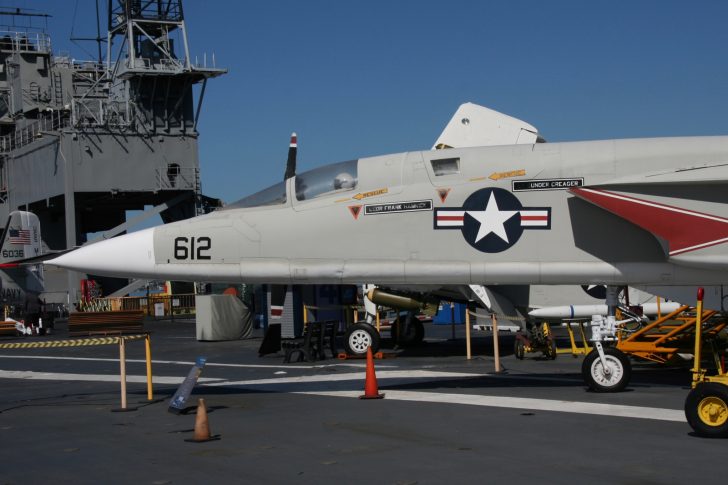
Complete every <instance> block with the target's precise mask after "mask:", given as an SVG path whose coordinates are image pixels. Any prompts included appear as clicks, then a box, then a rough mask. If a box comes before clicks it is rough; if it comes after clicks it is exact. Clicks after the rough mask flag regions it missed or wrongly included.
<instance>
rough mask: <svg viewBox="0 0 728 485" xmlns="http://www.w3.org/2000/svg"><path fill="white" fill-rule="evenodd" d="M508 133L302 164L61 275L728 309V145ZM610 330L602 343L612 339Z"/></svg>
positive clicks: (91, 251) (79, 261)
mask: <svg viewBox="0 0 728 485" xmlns="http://www.w3.org/2000/svg"><path fill="white" fill-rule="evenodd" d="M459 122H460V124H461V125H463V126H470V125H471V122H472V120H470V119H468V118H467V117H463V118H462V119H460V120H459ZM498 126H499V127H500V128H502V129H503V130H506V131H507V129H509V126H508V124H506V123H503V124H498ZM510 128H512V129H513V133H516V137H517V140H516V141H512V142H510V143H511V144H498V143H502V142H501V141H498V140H501V138H498V139H497V140H496V141H495V142H494V143H493V144H492V146H485V147H478V146H467V143H464V144H463V143H461V142H463V140H464V141H465V142H467V137H465V138H460V139H459V142H458V143H456V145H458V146H459V147H458V148H448V147H449V146H453V144H451V143H448V142H447V140H444V139H440V140H438V143H437V145H438V147H439V148H444V149H441V150H427V151H415V152H406V153H399V154H393V155H385V156H377V157H368V158H360V159H358V160H349V161H344V162H339V163H334V164H330V165H326V166H322V167H319V168H315V169H313V170H310V171H307V172H304V173H300V174H297V173H296V170H295V164H293V166H291V164H290V163H289V166H288V167H287V170H286V177H285V180H284V181H282V182H280V183H278V184H276V185H274V186H272V187H268V188H266V189H264V190H261V191H260V192H257V193H255V194H253V195H250V196H248V197H245V198H244V199H241V200H240V201H238V202H235V203H233V204H230V205H228V206H227V207H224V208H223V209H220V210H218V211H216V212H214V213H211V214H208V215H204V216H200V217H196V218H193V219H189V220H185V221H180V222H176V223H172V224H167V225H165V226H161V227H156V228H152V229H147V230H142V231H139V232H135V233H131V234H127V235H124V236H120V237H117V238H114V239H110V240H106V241H102V242H99V243H96V244H92V245H88V246H85V247H83V248H80V249H78V250H76V251H72V252H70V253H67V254H65V255H63V256H60V257H58V258H56V259H53V260H51V261H49V262H48V264H53V265H56V266H60V267H64V268H68V269H72V270H76V271H82V272H89V273H93V274H99V275H109V276H128V277H141V278H148V279H172V280H188V281H211V282H214V281H220V282H234V281H240V282H246V283H256V282H259V283H279V284H316V283H334V284H344V283H346V284H348V283H351V284H361V283H374V284H377V285H378V286H380V287H385V288H387V287H409V288H412V289H417V288H420V289H422V291H423V294H424V293H427V292H430V293H432V292H434V291H437V289H442V291H443V292H447V291H451V289H452V288H455V287H469V288H470V290H471V291H472V292H473V293H474V294H475V295H476V296H477V297H478V299H479V300H480V301H482V302H483V305H484V306H486V307H489V308H490V307H491V306H492V305H495V304H496V303H497V301H495V300H498V298H497V295H496V294H495V293H494V292H493V291H492V290H489V289H488V288H491V289H492V288H494V287H495V286H496V285H536V284H547V285H608V290H610V291H607V304H608V305H609V306H610V307H611V308H613V307H614V306H615V305H616V295H617V288H619V287H623V286H626V285H630V286H636V287H640V288H642V289H644V290H645V291H648V292H650V293H653V294H660V295H662V296H666V297H668V298H671V299H676V300H678V301H679V300H680V299H679V298H675V297H672V295H670V294H669V292H670V291H672V289H674V291H675V292H680V291H686V288H687V289H690V287H691V286H692V287H694V286H695V285H702V286H707V287H710V288H712V290H713V292H712V293H711V291H708V297H709V296H710V295H711V294H713V295H715V298H713V300H710V298H708V297H706V305H707V306H712V307H713V308H716V309H721V310H725V308H723V297H722V295H723V293H724V291H723V288H724V286H723V284H724V283H728V281H727V279H728V278H726V272H725V270H726V268H728V244H726V242H728V218H726V216H728V213H727V211H726V198H725V193H726V188H727V185H728V137H718V136H716V137H691V138H651V139H625V140H605V141H589V142H572V143H539V141H542V140H540V139H539V138H538V136H537V134H536V133H534V132H533V130H531V129H529V127H528V126H525V127H524V126H518V125H514V126H510ZM503 138H506V139H507V138H508V137H503ZM524 141H526V142H525V143H524ZM485 285H488V287H487V288H486V287H485ZM653 287H660V290H659V293H658V292H656V291H652V288H653ZM691 292H693V293H694V290H692V291H691ZM504 313H505V312H504ZM506 314H507V313H506ZM610 316H611V317H612V319H611V320H609V319H606V320H604V321H600V323H599V325H598V328H596V329H595V330H594V332H593V337H594V339H595V340H596V341H599V340H600V339H608V338H610V336H613V335H614V331H615V321H614V318H613V315H610ZM597 348H598V350H599V352H600V356H601V359H602V362H603V366H604V367H605V368H606V367H607V363H606V361H605V360H604V359H605V356H604V353H603V352H602V349H601V346H597Z"/></svg>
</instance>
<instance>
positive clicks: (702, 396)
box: [685, 288, 728, 438]
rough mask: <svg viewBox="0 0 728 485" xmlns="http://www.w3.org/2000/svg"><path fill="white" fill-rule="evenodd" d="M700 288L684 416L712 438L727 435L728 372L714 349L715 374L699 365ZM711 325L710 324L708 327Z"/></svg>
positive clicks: (700, 342) (701, 341)
mask: <svg viewBox="0 0 728 485" xmlns="http://www.w3.org/2000/svg"><path fill="white" fill-rule="evenodd" d="M702 310H703V288H699V289H698V310H697V318H696V320H695V330H694V333H695V353H694V364H693V382H692V390H691V391H690V392H689V393H688V397H687V398H686V399H685V417H686V418H687V420H688V423H689V424H690V426H691V427H692V428H693V430H694V431H695V433H697V434H698V435H700V436H706V437H711V438H728V373H727V372H726V370H725V365H724V364H723V362H722V361H721V356H720V355H719V354H718V353H717V352H715V351H714V352H713V355H714V357H715V359H716V368H717V369H718V373H717V375H714V376H709V375H707V370H706V369H704V368H701V355H702V346H703V341H704V338H703V334H704V332H705V331H706V324H705V322H704V321H703V319H702V314H703V311H702ZM708 328H710V327H708Z"/></svg>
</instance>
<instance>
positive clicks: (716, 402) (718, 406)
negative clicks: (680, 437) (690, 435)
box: [685, 382, 728, 438]
mask: <svg viewBox="0 0 728 485" xmlns="http://www.w3.org/2000/svg"><path fill="white" fill-rule="evenodd" d="M685 417H686V418H687V420H688V424H689V425H690V427H691V428H693V430H694V431H695V433H696V434H697V435H699V436H704V437H706V438H728V386H726V385H724V384H718V383H716V382H701V383H699V384H698V385H697V386H695V389H693V390H691V391H690V392H689V393H688V397H687V398H686V399H685Z"/></svg>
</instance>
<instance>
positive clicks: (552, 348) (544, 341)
mask: <svg viewBox="0 0 728 485" xmlns="http://www.w3.org/2000/svg"><path fill="white" fill-rule="evenodd" d="M527 326H528V334H525V333H523V332H522V331H520V330H519V331H518V333H517V334H516V340H515V342H514V343H513V353H514V354H515V356H516V358H517V359H519V360H523V357H524V356H525V354H527V353H534V352H543V355H544V357H546V358H547V359H551V360H553V359H555V358H556V354H557V350H556V342H555V341H554V336H553V333H552V332H551V327H550V326H549V324H548V323H547V322H543V323H541V325H538V326H535V325H530V324H527Z"/></svg>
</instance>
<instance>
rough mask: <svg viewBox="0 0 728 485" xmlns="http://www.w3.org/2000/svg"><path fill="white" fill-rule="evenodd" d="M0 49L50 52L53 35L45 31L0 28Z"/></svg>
mask: <svg viewBox="0 0 728 485" xmlns="http://www.w3.org/2000/svg"><path fill="white" fill-rule="evenodd" d="M0 50H4V51H14V52H42V53H50V51H51V37H50V35H48V34H45V33H43V32H17V31H13V30H0Z"/></svg>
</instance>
